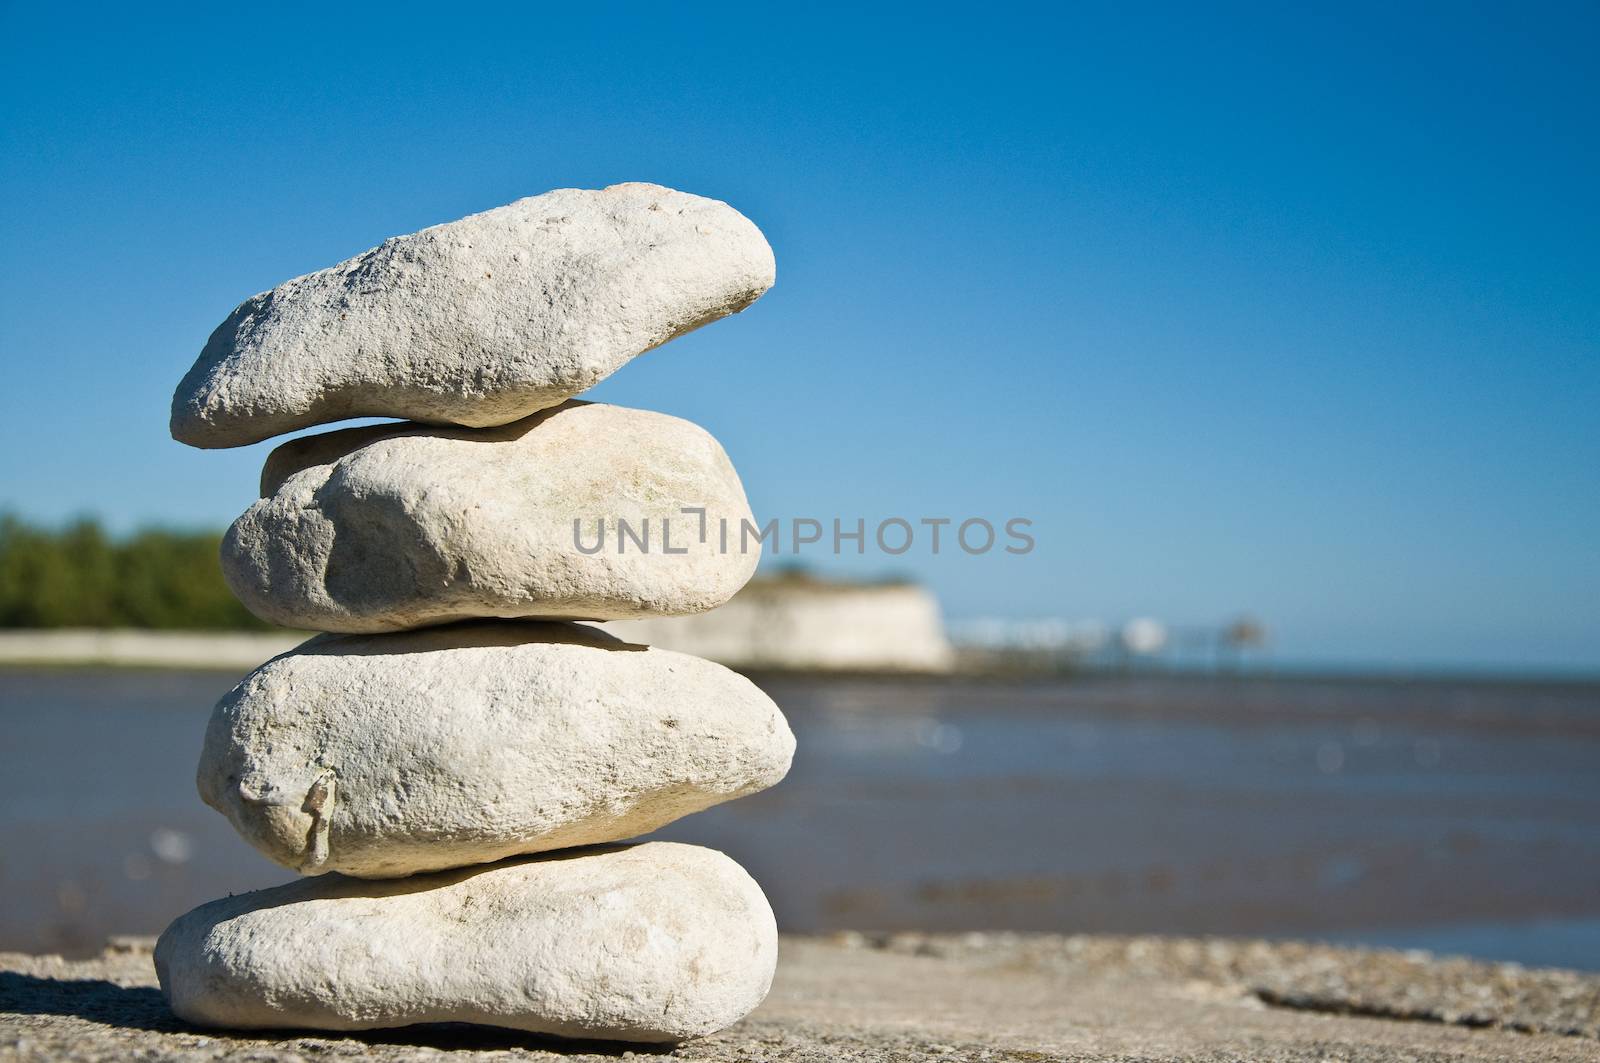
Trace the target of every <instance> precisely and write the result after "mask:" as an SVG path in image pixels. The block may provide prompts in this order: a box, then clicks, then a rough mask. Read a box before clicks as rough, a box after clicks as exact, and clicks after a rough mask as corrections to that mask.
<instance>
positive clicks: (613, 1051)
mask: <svg viewBox="0 0 1600 1063" xmlns="http://www.w3.org/2000/svg"><path fill="white" fill-rule="evenodd" d="M0 1013H10V1014H14V1015H59V1016H63V1017H70V1018H79V1019H83V1020H85V1021H87V1022H93V1023H99V1024H101V1025H104V1026H115V1027H121V1028H123V1029H130V1030H146V1031H151V1032H155V1033H191V1034H199V1035H202V1036H206V1037H215V1038H219V1039H225V1038H229V1037H237V1038H238V1039H240V1040H241V1041H268V1042H284V1041H300V1040H307V1039H312V1040H318V1041H359V1042H362V1043H364V1044H371V1045H403V1046H409V1047H418V1048H437V1049H443V1050H449V1049H481V1050H489V1051H493V1050H509V1049H513V1048H524V1049H529V1048H531V1049H538V1050H541V1051H545V1052H552V1053H557V1054H561V1055H599V1056H621V1055H624V1054H626V1053H632V1054H634V1055H667V1054H670V1053H671V1052H672V1050H673V1049H674V1048H675V1047H676V1046H674V1045H671V1044H633V1043H627V1042H621V1041H583V1040H572V1039H567V1038H561V1037H552V1036H549V1035H546V1034H535V1033H525V1032H523V1031H520V1030H508V1029H502V1028H499V1027H494V1026H478V1025H474V1024H472V1023H464V1022H451V1023H426V1024H422V1025H417V1026H401V1027H396V1028H393V1029H385V1030H337V1031H336V1030H309V1029H308V1030H288V1029H284V1030H233V1031H230V1030H219V1029H215V1028H212V1027H204V1026H194V1025H191V1024H190V1023H187V1022H184V1021H183V1020H182V1019H179V1018H178V1017H177V1016H176V1015H174V1014H173V1013H172V1012H171V1011H170V1010H169V1009H168V1008H167V1002H166V1000H165V999H163V997H162V996H161V990H159V989H156V988H154V987H152V986H120V985H117V984H116V983H115V982H107V981H105V980H104V979H89V978H80V979H61V978H41V977H39V976H37V975H30V974H19V973H17V972H14V971H0Z"/></svg>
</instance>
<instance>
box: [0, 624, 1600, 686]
mask: <svg viewBox="0 0 1600 1063" xmlns="http://www.w3.org/2000/svg"><path fill="white" fill-rule="evenodd" d="M601 630H609V628H608V627H605V626H602V627H601ZM613 633H617V632H613ZM314 634H315V632H310V631H304V632H302V631H202V630H157V629H151V628H12V629H0V668H83V667H95V668H155V669H162V668H166V669H173V670H180V671H225V672H240V673H243V672H248V671H250V670H251V669H254V668H256V667H258V666H260V665H262V664H264V663H265V662H267V661H268V660H270V659H272V658H273V657H276V656H278V655H279V654H281V653H286V652H288V651H289V650H292V649H294V648H295V647H296V646H298V645H300V644H301V643H302V642H304V641H305V640H306V639H308V638H311V637H312V636H313V635H314ZM695 655H696V656H709V657H710V659H713V660H716V659H717V658H716V656H715V655H710V654H703V653H696V654H695ZM722 663H724V664H728V666H729V667H732V668H733V669H734V670H735V671H739V672H743V673H745V674H747V675H752V676H780V677H781V676H829V677H837V678H845V679H862V680H878V679H884V680H904V681H909V682H925V683H934V684H937V683H941V682H945V681H948V680H967V681H973V680H978V681H984V682H993V683H1020V684H1026V683H1033V682H1040V681H1062V680H1064V681H1072V680H1082V679H1091V680H1092V679H1105V678H1129V679H1138V680H1150V681H1156V682H1160V681H1162V680H1168V679H1170V680H1175V681H1194V680H1203V679H1204V680H1215V681H1217V682H1219V683H1252V684H1253V683H1272V682H1291V683H1321V684H1330V685H1342V684H1349V685H1359V684H1363V683H1384V684H1400V685H1416V686H1431V685H1445V684H1477V683H1483V684H1498V685H1503V686H1532V687H1549V688H1565V687H1570V688H1584V687H1594V686H1600V674H1588V673H1582V672H1567V671H1560V670H1554V671H1535V670H1525V671H1517V670H1493V671H1487V670H1483V671H1480V670H1475V669H1470V668H1462V669H1454V670H1451V669H1436V668H1420V667H1419V668H1416V669H1405V668H1397V667H1378V666H1373V667H1366V666H1360V665H1352V666H1351V667H1349V668H1332V667H1327V666H1314V667H1303V668H1302V667H1297V666H1290V665H1284V664H1282V663H1279V664H1277V665H1275V666H1273V667H1270V668H1265V667H1247V668H1244V669H1238V670H1223V671H1218V670H1215V669H1209V668H1201V667H1187V666H1170V665H1169V666H1160V665H1155V666H1146V667H1139V668H1133V669H1120V668H1102V667H1093V668H1090V667H1082V668H1075V669H1065V670H1063V669H1056V668H1037V669H1035V668H1018V667H1013V666H998V667H997V666H988V667H984V666H973V665H971V664H963V663H962V662H961V661H960V660H959V658H958V660H957V662H956V663H955V664H954V666H952V667H950V668H949V669H946V670H915V669H901V668H883V669H874V668H847V667H838V668H834V667H785V666H772V665H763V664H758V663H754V662H745V661H738V662H728V661H724V662H722Z"/></svg>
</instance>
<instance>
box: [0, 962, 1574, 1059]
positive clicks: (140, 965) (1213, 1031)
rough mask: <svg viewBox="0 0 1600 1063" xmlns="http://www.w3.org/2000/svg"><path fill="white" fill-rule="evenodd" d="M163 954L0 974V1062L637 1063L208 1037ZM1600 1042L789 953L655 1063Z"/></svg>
mask: <svg viewBox="0 0 1600 1063" xmlns="http://www.w3.org/2000/svg"><path fill="white" fill-rule="evenodd" d="M150 947H151V943H150V941H149V940H148V939H137V940H123V941H121V942H118V943H117V944H116V945H115V946H114V947H113V948H110V949H108V950H107V951H106V952H105V953H103V954H102V955H100V956H98V957H96V958H94V959H90V960H84V961H68V960H62V959H61V958H59V957H54V956H45V957H38V956H27V955H22V954H17V953H8V954H0V1059H6V1060H18V1061H34V1060H41V1061H42V1060H65V1061H72V1063H78V1061H89V1060H107V1061H110V1060H117V1061H121V1060H126V1059H163V1060H181V1061H199V1060H220V1059H251V1060H257V1061H263V1063H264V1061H280V1060H282V1061H290V1060H307V1059H324V1060H336V1059H356V1058H359V1059H362V1060H372V1061H390V1060H430V1059H442V1058H444V1056H445V1054H446V1053H449V1058H451V1059H466V1060H476V1059H490V1058H493V1059H497V1060H511V1059H515V1060H555V1059H566V1060H599V1059H607V1058H615V1057H617V1056H618V1055H621V1054H623V1053H624V1051H625V1050H626V1048H627V1046H618V1045H603V1044H589V1045H586V1044H581V1043H572V1042H560V1041H554V1040H550V1039H544V1038H538V1037H533V1036H530V1035H525V1034H518V1033H514V1032H508V1031H498V1030H492V1029H487V1028H481V1027H469V1026H423V1027H410V1028H407V1029H402V1030H391V1031H382V1032H372V1033H366V1034H359V1035H350V1034H333V1035H325V1034H316V1033H305V1032H296V1031H287V1032H282V1031H273V1032H265V1033H255V1034H251V1033H243V1034H229V1033H220V1032H218V1031H214V1030H201V1029H197V1028H194V1027H189V1026H186V1025H185V1024H183V1023H181V1022H179V1021H178V1020H176V1019H175V1018H173V1017H172V1015H171V1014H170V1013H169V1012H168V1011H167V1009H166V1007H165V1005H164V1003H163V1002H162V999H161V995H160V992H159V990H158V989H157V988H156V979H155V971H154V968H153V967H152V964H151V959H150ZM1597 1036H1600V975H1580V974H1575V973H1571V972H1564V971H1544V970H1533V969H1524V968H1521V967H1516V966H1513V965H1490V964H1482V963H1471V962H1466V961H1436V960H1432V959H1430V958H1427V957H1423V956H1419V955H1416V954H1408V953H1399V952H1384V951H1371V950H1349V949H1333V948H1326V947H1322V946H1307V945H1295V944H1283V943H1276V944H1268V943H1265V942H1249V941H1227V940H1210V941H1205V940H1198V939H1174V938H1111V937H1061V936H1054V935H1011V934H966V935H955V936H930V935H919V934H902V935H895V936H891V937H884V938H868V937H864V936H862V935H853V934H840V935H834V936H832V937H829V938H797V937H789V938H785V939H784V941H783V946H782V956H781V959H780V962H779V967H778V977H777V981H776V982H775V984H774V986H773V990H772V994H771V996H769V997H768V999H767V1001H766V1002H765V1003H764V1004H763V1005H762V1006H761V1007H760V1008H758V1009H757V1010H756V1012H755V1013H754V1014H753V1015H751V1016H750V1017H749V1018H747V1019H745V1020H744V1021H743V1022H741V1023H739V1024H738V1025H736V1026H734V1027H733V1028H732V1029H730V1030H727V1031H725V1032H723V1033H721V1034H718V1035H715V1036H713V1037H710V1038H707V1039H705V1040H701V1041H695V1042H691V1043H689V1044H687V1045H684V1046H681V1047H679V1048H677V1049H676V1050H672V1051H670V1053H660V1054H664V1055H665V1054H670V1056H671V1057H672V1058H681V1059H686V1060H707V1061H723V1060H729V1061H731V1060H797V1061H799V1060H803V1061H816V1063H822V1061H829V1063H833V1061H865V1060H883V1061H901V1060H924V1059H949V1060H979V1059H982V1060H988V1061H993V1063H1002V1061H1023V1060H1111V1059H1116V1060H1128V1059H1138V1060H1151V1061H1155V1060H1185V1061H1198V1060H1206V1061H1212V1060H1238V1059H1251V1060H1286V1061H1299V1060H1305V1061H1312V1060H1315V1061H1325V1060H1342V1061H1357V1060H1371V1061H1389V1060H1396V1061H1398V1060H1412V1061H1432V1060H1447V1059H1449V1060H1505V1059H1519V1060H1548V1061H1557V1060H1561V1061H1566V1060H1574V1061H1576V1060H1590V1061H1592V1060H1596V1059H1600V1041H1597V1040H1596V1038H1597ZM640 1052H641V1054H643V1053H646V1052H648V1053H649V1054H651V1055H656V1054H658V1053H657V1052H656V1051H654V1050H650V1049H645V1048H641V1050H640ZM630 1054H631V1053H630Z"/></svg>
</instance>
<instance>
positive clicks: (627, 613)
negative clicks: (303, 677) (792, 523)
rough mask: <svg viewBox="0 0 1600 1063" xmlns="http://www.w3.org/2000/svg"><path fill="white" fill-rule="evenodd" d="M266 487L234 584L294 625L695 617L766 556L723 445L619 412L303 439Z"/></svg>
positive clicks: (567, 411)
mask: <svg viewBox="0 0 1600 1063" xmlns="http://www.w3.org/2000/svg"><path fill="white" fill-rule="evenodd" d="M262 486H263V489H264V494H265V497H263V498H262V499H261V500H260V501H258V502H256V503H255V504H254V505H253V506H251V507H250V509H249V510H247V511H246V512H245V513H244V515H243V516H241V517H240V518H239V519H238V520H236V521H235V522H234V524H233V527H231V528H229V529H228V533H227V536H226V537H225V538H224V540H223V545H222V570H223V575H224V576H225V577H226V578H227V581H228V585H229V586H230V587H231V588H232V589H233V592H234V593H235V594H236V595H238V596H239V599H240V601H242V602H244V604H245V606H246V607H248V608H249V609H250V610H251V611H252V612H254V613H255V614H256V615H257V616H260V617H263V618H265V619H267V620H270V621H273V622H274V623H278V624H283V625H284V626H286V627H294V628H309V629H311V630H315V631H342V632H369V631H396V630H401V629H404V628H412V627H419V626H422V625H426V624H439V623H446V622H449V621H452V620H461V619H466V618H471V617H508V618H509V617H542V618H551V619H571V620H617V619H624V618H628V617H637V616H650V615H657V616H675V615H683V614H688V613H698V612H703V611H705V610H707V609H712V608H715V607H716V606H718V605H721V604H722V603H723V602H725V601H727V600H728V598H730V597H732V595H733V593H734V592H735V591H737V590H738V589H739V588H740V587H742V586H744V584H745V583H746V581H748V580H749V578H750V577H751V575H753V574H754V572H755V568H756V563H757V561H758V560H759V559H760V549H761V548H760V545H759V544H755V545H753V547H752V549H750V550H748V551H745V550H742V549H741V543H740V528H741V522H744V521H752V523H753V518H751V516H750V507H749V503H748V502H746V501H745V496H744V488H743V487H742V486H741V485H740V483H739V477H738V474H737V473H735V472H734V471H733V466H732V464H730V463H729V461H728V456H727V455H726V454H725V453H723V450H722V447H721V446H720V445H718V443H717V441H716V440H715V439H713V438H711V436H710V435H709V434H707V433H706V431H705V430H704V429H701V428H699V427H697V426H695V425H693V424H690V423H689V422H688V421H684V420H680V419H679V418H676V417H668V416H667V415H665V414H660V413H649V412H646V411H643V410H630V409H625V408H623V407H620V406H603V405H598V404H591V403H582V402H572V403H568V404H566V405H563V406H561V407H559V408H557V409H555V410H548V411H545V412H544V413H541V414H535V415H534V416H532V417H529V418H526V419H524V420H521V421H518V422H516V423H515V424H510V425H504V426H501V427H499V428H486V429H465V428H457V429H444V428H426V427H419V426H416V425H408V426H401V427H397V428H390V427H375V428H351V429H345V430H343V431H340V432H331V433H327V434H324V435H319V436H311V437H307V438H304V439H297V440H293V441H291V442H289V443H285V444H284V445H283V446H281V447H279V448H278V449H277V450H276V451H274V452H273V454H272V456H271V457H270V458H269V459H268V460H267V464H266V468H265V470H264V473H263V484H262ZM685 509H691V510H696V511H698V510H704V511H705V513H704V517H703V520H702V516H701V514H699V513H698V512H693V513H685V512H684V510H685ZM618 521H622V522H624V523H625V524H626V525H627V527H628V529H629V531H630V532H631V533H632V537H631V538H630V537H626V536H624V535H622V534H621V529H620V528H619V525H618V523H617V522H618ZM575 522H576V523H577V528H576V530H575V527H574V523H575ZM722 522H726V523H727V525H728V526H730V527H731V529H732V532H731V534H730V535H729V536H728V548H727V549H724V548H723V543H722V541H721V536H720V534H719V528H720V527H721V526H722ZM602 526H603V528H604V535H605V538H604V542H603V544H602V543H601V538H600V537H601V534H602V532H601V529H602ZM702 531H704V535H703V537H702ZM641 532H642V533H643V534H644V538H645V539H647V540H648V541H647V542H641V539H640V533H641ZM752 542H753V541H752ZM597 544H598V545H597Z"/></svg>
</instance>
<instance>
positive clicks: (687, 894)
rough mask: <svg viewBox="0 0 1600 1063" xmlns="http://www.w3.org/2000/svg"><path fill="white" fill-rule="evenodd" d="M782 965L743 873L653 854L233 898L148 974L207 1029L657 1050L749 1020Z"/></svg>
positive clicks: (303, 885)
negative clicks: (503, 1038) (422, 1033)
mask: <svg viewBox="0 0 1600 1063" xmlns="http://www.w3.org/2000/svg"><path fill="white" fill-rule="evenodd" d="M777 950H778V940H777V928H776V926H775V924H774V922H773V918H772V910H771V908H769V907H768V905H767V901H766V898H765V897H764V896H763V895H762V893H761V889H760V887H759V886H757V885H756V884H755V882H754V881H752V880H751V878H750V876H749V875H747V874H746V873H745V872H744V870H743V869H742V868H740V867H739V865H738V864H736V863H734V862H733V861H732V860H730V859H728V858H727V857H726V856H724V855H722V854H721V853H718V852H716V851H714V850H711V849H702V848H699V847H696V846H690V845H674V844H670V843H665V842H653V843H650V844H647V845H640V846H635V847H631V848H616V849H610V850H585V851H580V852H576V853H561V854H557V855H552V856H548V857H536V858H525V859H521V860H516V861H508V862H506V863H503V864H496V865H493V866H490V867H482V868H469V869H465V870H460V871H449V872H442V873H438V874H434V875H427V876H420V877H417V878H408V879H399V880H388V881H382V882H371V881H365V880H361V879H351V878H345V877H343V876H339V875H329V876H324V877H321V878H314V879H307V880H302V881H299V882H293V883H290V884H288V885H286V886H278V887H276V888H274V889H267V890H260V891H258V892H255V893H246V894H242V895H240V896H237V897H228V898H226V899H225V900H217V901H212V902H211V903H209V904H204V905H201V906H200V907H199V908H196V909H195V910H194V911H192V912H189V913H188V914H187V915H184V916H181V917H179V918H178V920H177V921H176V922H174V923H173V924H172V925H171V926H170V927H168V928H167V931H166V933H164V934H162V935H161V940H160V941H159V942H158V943H157V945H156V953H155V962H156V972H157V974H158V975H159V976H160V979H161V988H162V991H163V992H164V993H165V994H166V997H167V1001H168V1003H169V1004H170V1005H171V1007H172V1010H173V1011H174V1012H175V1013H177V1015H178V1017H179V1018H182V1019H184V1020H186V1021H188V1022H193V1023H199V1024H201V1025H204V1026H222V1027H231V1028H237V1029H250V1028H263V1027H299V1028H308V1029H321V1030H365V1029H374V1028H381V1027H389V1026H405V1025H410V1024H413V1023H424V1022H472V1023H483V1024H489V1025H494V1026H506V1027H511V1028H514V1029H518V1030H528V1031H532V1032H536V1033H546V1034H556V1035H558V1036H562V1037H582V1038H603V1039H609V1040H621V1041H658V1042H659V1041H680V1040H683V1039H685V1038H689V1037H697V1036H701V1035H704V1034H708V1033H711V1032H713V1031H715V1030H719V1029H722V1028H723V1027H726V1026H729V1025H731V1024H733V1023H734V1022H737V1021H738V1020H739V1019H741V1018H743V1017H744V1016H745V1015H747V1014H749V1013H750V1011H751V1010H753V1009H754V1008H755V1006H756V1005H757V1004H759V1003H760V1002H761V1000H762V998H763V997H765V996H766V994H767V989H768V988H769V987H770V985H771V984H772V974H773V968H774V966H775V964H776V961H777Z"/></svg>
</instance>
